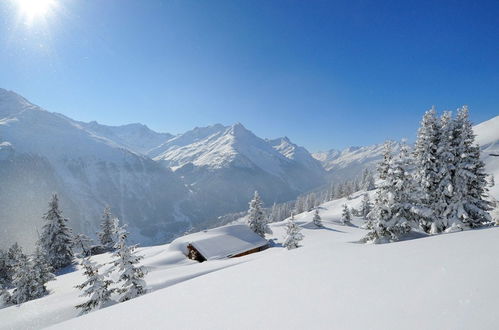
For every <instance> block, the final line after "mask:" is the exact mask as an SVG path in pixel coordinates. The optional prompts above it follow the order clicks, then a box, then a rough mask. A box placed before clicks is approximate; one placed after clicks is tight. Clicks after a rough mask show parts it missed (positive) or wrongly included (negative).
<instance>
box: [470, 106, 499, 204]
mask: <svg viewBox="0 0 499 330" xmlns="http://www.w3.org/2000/svg"><path fill="white" fill-rule="evenodd" d="M473 130H474V131H475V134H476V135H477V137H476V141H477V143H478V144H479V145H480V147H481V149H482V154H481V157H482V159H483V161H484V162H485V170H486V172H487V173H489V174H492V175H494V178H495V181H496V182H497V180H498V179H499V156H491V154H495V155H499V116H496V117H494V118H492V119H490V120H487V121H485V122H483V123H481V124H478V125H476V126H474V127H473ZM490 195H491V196H493V197H494V198H495V199H497V200H499V183H496V185H495V186H494V187H491V188H490Z"/></svg>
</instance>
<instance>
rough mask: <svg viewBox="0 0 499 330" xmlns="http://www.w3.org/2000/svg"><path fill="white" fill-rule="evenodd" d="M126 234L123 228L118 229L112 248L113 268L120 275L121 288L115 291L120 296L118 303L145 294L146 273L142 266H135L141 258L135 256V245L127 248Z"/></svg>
mask: <svg viewBox="0 0 499 330" xmlns="http://www.w3.org/2000/svg"><path fill="white" fill-rule="evenodd" d="M127 237H128V232H127V231H126V229H125V226H123V227H121V228H119V229H118V242H117V243H116V245H115V246H114V248H115V249H116V252H114V254H113V256H114V257H115V261H114V266H115V267H116V268H117V269H118V272H119V273H120V276H119V283H121V287H120V288H119V289H118V290H117V291H118V292H119V293H120V294H122V296H121V299H120V301H126V300H130V299H133V298H135V297H137V296H139V295H142V294H144V293H145V292H146V283H145V281H144V276H145V275H146V271H145V269H144V267H143V266H137V264H138V263H139V262H140V260H141V259H142V258H143V257H142V256H138V255H136V254H135V252H134V251H135V249H136V245H133V246H128V245H127V244H126V240H127Z"/></svg>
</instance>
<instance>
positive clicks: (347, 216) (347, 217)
mask: <svg viewBox="0 0 499 330" xmlns="http://www.w3.org/2000/svg"><path fill="white" fill-rule="evenodd" d="M351 221H352V214H351V213H350V210H349V209H348V206H347V204H343V211H342V213H341V222H342V223H343V224H344V225H346V224H350V223H351Z"/></svg>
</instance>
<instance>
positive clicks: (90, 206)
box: [0, 90, 190, 248]
mask: <svg viewBox="0 0 499 330" xmlns="http://www.w3.org/2000/svg"><path fill="white" fill-rule="evenodd" d="M0 114H1V118H0V143H1V145H2V147H1V148H0V182H1V183H0V222H1V224H0V226H1V227H0V228H1V229H0V242H1V243H0V244H1V245H2V247H5V246H6V245H8V244H12V243H13V242H14V241H18V242H19V243H20V244H22V245H23V246H25V247H27V248H29V247H30V246H32V244H33V241H34V239H35V238H36V233H37V230H39V229H40V226H41V216H42V214H43V213H44V212H45V211H46V208H47V203H48V201H49V198H50V195H51V193H52V192H58V193H59V194H60V197H61V202H62V206H63V209H64V211H65V215H66V216H68V217H69V218H70V219H71V226H72V227H73V228H74V229H75V231H77V232H84V233H86V234H91V235H92V234H94V232H95V230H97V228H98V223H99V218H100V214H101V212H102V209H103V208H104V206H105V204H109V205H111V206H112V210H113V212H114V213H115V214H117V215H118V216H120V218H121V219H122V220H123V221H124V222H126V223H128V224H129V226H130V229H131V230H132V232H133V234H134V235H133V236H134V238H135V239H136V240H139V241H141V242H154V241H164V240H165V239H167V238H168V233H175V232H181V231H182V230H184V229H185V228H187V227H188V226H189V224H188V223H186V222H180V223H179V222H177V221H178V220H185V219H186V217H188V214H186V213H188V212H187V211H186V212H184V211H183V210H189V209H190V207H187V206H186V207H182V205H181V202H182V201H184V200H186V199H187V198H188V191H187V189H186V188H185V187H184V185H183V184H182V182H181V180H180V179H179V178H178V177H177V176H176V175H174V174H173V173H172V172H171V171H170V170H169V169H168V168H166V167H163V166H161V165H159V164H158V163H156V162H154V161H153V160H151V159H150V158H148V157H146V156H142V155H139V154H137V153H135V152H132V151H129V150H127V149H126V148H124V147H123V146H122V145H120V144H119V143H116V142H114V141H112V140H110V139H108V138H106V137H102V136H98V135H96V133H94V132H92V131H90V130H87V129H85V127H83V126H81V125H80V124H78V123H76V122H74V121H72V120H70V119H67V118H65V117H63V116H60V115H58V114H54V113H50V112H48V111H45V110H43V109H41V108H40V107H38V106H36V105H33V104H31V103H29V102H28V101H26V100H25V99H24V98H22V97H20V96H19V95H17V94H15V93H13V92H9V91H5V90H0ZM189 218H190V217H189Z"/></svg>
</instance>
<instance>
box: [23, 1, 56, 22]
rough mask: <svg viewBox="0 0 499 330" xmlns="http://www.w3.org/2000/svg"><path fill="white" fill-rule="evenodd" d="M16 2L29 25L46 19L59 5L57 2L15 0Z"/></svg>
mask: <svg viewBox="0 0 499 330" xmlns="http://www.w3.org/2000/svg"><path fill="white" fill-rule="evenodd" d="M14 2H15V3H16V4H17V6H18V7H19V12H20V14H21V15H22V16H23V17H24V19H25V20H26V22H27V23H32V22H33V21H35V20H37V19H41V18H45V17H46V16H47V15H48V14H50V13H51V12H52V10H54V8H55V7H56V5H57V2H56V0H14Z"/></svg>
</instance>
